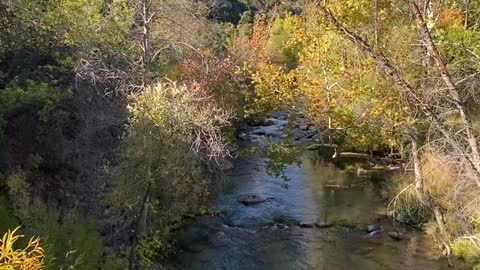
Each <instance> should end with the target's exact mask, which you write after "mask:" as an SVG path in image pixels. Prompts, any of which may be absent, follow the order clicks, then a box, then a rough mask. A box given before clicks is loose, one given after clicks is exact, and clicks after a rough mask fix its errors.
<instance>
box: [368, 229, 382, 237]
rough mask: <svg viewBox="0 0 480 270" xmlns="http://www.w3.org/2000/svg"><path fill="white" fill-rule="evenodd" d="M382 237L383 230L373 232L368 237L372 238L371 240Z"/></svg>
mask: <svg viewBox="0 0 480 270" xmlns="http://www.w3.org/2000/svg"><path fill="white" fill-rule="evenodd" d="M382 235H383V230H380V231H373V232H370V233H368V237H370V238H380V237H382Z"/></svg>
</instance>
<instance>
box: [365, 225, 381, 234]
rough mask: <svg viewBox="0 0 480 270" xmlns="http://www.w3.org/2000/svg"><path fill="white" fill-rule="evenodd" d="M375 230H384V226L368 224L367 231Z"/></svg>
mask: <svg viewBox="0 0 480 270" xmlns="http://www.w3.org/2000/svg"><path fill="white" fill-rule="evenodd" d="M374 231H383V228H382V226H379V225H376V224H370V225H368V226H367V232H368V233H371V232H374Z"/></svg>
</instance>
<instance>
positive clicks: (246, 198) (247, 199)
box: [238, 194, 266, 205]
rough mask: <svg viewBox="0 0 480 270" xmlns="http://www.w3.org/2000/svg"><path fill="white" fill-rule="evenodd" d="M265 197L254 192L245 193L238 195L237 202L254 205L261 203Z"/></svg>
mask: <svg viewBox="0 0 480 270" xmlns="http://www.w3.org/2000/svg"><path fill="white" fill-rule="evenodd" d="M265 200H266V199H265V198H262V197H260V196H258V195H255V194H246V195H241V196H240V197H238V202H239V203H241V204H243V205H254V204H259V203H263V202H264V201H265Z"/></svg>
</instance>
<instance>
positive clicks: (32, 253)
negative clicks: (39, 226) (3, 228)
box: [0, 227, 44, 270]
mask: <svg viewBox="0 0 480 270" xmlns="http://www.w3.org/2000/svg"><path fill="white" fill-rule="evenodd" d="M18 229H19V227H17V228H16V229H15V230H13V231H10V230H8V232H7V233H5V235H4V236H3V238H2V239H1V242H0V270H40V269H44V264H43V260H44V251H43V249H42V247H41V246H40V240H39V239H38V238H33V237H32V238H31V239H30V241H29V242H28V244H27V246H26V247H25V248H23V249H15V247H14V245H15V242H17V241H18V240H19V239H21V238H22V237H24V236H23V235H16V232H17V231H18Z"/></svg>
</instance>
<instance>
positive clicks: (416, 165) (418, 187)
mask: <svg viewBox="0 0 480 270" xmlns="http://www.w3.org/2000/svg"><path fill="white" fill-rule="evenodd" d="M410 141H411V143H412V159H413V172H414V176H415V192H416V195H417V200H418V201H419V202H420V203H421V204H422V205H423V206H425V207H428V208H430V209H431V210H432V212H433V215H434V217H435V221H436V222H437V225H438V229H439V231H440V240H441V241H442V245H443V246H444V248H445V250H446V251H447V252H446V254H445V255H446V256H447V257H448V256H450V247H449V245H448V234H447V229H446V224H445V219H444V217H443V213H442V210H441V208H440V207H438V206H437V205H436V204H435V202H434V201H433V200H431V199H430V198H428V197H427V196H426V195H425V189H424V181H423V168H422V159H421V156H420V147H419V145H418V139H417V138H416V137H415V136H410Z"/></svg>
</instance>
